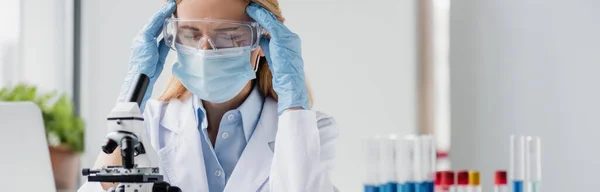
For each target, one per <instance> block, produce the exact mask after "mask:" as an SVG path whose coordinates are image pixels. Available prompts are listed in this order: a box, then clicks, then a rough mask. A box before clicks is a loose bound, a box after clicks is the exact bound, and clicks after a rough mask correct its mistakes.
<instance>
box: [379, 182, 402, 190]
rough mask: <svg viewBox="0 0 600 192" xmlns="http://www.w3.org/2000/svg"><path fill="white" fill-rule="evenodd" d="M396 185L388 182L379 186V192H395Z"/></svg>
mask: <svg viewBox="0 0 600 192" xmlns="http://www.w3.org/2000/svg"><path fill="white" fill-rule="evenodd" d="M397 186H398V184H396V183H393V182H389V183H386V184H383V185H380V186H379V192H397V191H398V190H397Z"/></svg>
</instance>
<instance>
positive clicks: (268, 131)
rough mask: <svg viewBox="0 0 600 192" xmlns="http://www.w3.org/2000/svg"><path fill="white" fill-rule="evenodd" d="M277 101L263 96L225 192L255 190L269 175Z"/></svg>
mask: <svg viewBox="0 0 600 192" xmlns="http://www.w3.org/2000/svg"><path fill="white" fill-rule="evenodd" d="M278 117H279V115H278V113H277V101H275V100H273V99H272V98H270V97H267V98H265V102H264V104H263V109H262V113H261V116H260V119H259V120H258V125H257V126H256V130H254V133H253V135H252V137H251V138H250V140H249V142H248V144H247V145H246V148H245V149H244V152H243V153H242V156H241V157H240V159H239V161H238V163H237V165H236V166H235V169H234V170H233V173H232V174H231V177H230V178H229V181H228V182H227V185H226V186H225V190H224V191H225V192H238V191H257V190H258V188H259V187H260V186H261V185H262V184H263V183H264V182H265V181H266V180H267V178H268V177H269V171H270V168H271V162H272V160H273V149H272V148H271V147H270V146H271V144H272V143H273V142H274V141H275V135H276V134H277V123H278Z"/></svg>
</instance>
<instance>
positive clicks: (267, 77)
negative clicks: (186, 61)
mask: <svg viewBox="0 0 600 192" xmlns="http://www.w3.org/2000/svg"><path fill="white" fill-rule="evenodd" d="M167 1H168V0H167ZM181 1H182V0H175V2H176V3H179V2H181ZM244 1H246V2H248V3H250V1H252V2H254V3H257V4H259V5H261V6H263V7H264V8H265V9H267V10H269V11H270V12H272V13H273V15H275V17H276V18H277V20H279V21H281V22H284V21H285V19H284V18H283V16H282V14H281V9H280V8H279V2H278V1H277V0H244ZM268 65H269V64H268V63H267V60H266V59H260V63H259V66H260V67H259V66H256V67H259V68H258V71H257V73H256V84H257V85H258V88H259V91H260V93H261V94H262V95H263V96H264V97H272V98H273V99H275V100H277V93H275V90H274V89H273V74H271V70H270V69H269V66H268ZM306 85H307V86H308V82H306ZM190 95H191V94H190V92H189V91H188V90H187V89H186V88H185V87H184V86H183V84H181V82H180V81H179V80H178V79H177V78H175V77H171V80H169V84H168V86H167V89H166V90H165V91H164V92H163V94H162V95H161V96H160V97H159V99H158V100H160V101H169V100H171V99H179V100H184V99H186V98H187V97H188V96H190ZM308 96H309V101H310V105H312V94H311V91H310V87H308Z"/></svg>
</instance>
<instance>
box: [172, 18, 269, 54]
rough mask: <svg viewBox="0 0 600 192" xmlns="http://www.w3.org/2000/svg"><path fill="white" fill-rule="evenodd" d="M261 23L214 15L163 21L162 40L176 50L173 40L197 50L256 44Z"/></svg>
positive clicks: (260, 33)
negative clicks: (219, 18) (216, 17)
mask: <svg viewBox="0 0 600 192" xmlns="http://www.w3.org/2000/svg"><path fill="white" fill-rule="evenodd" d="M262 34H264V30H263V28H262V27H260V26H259V25H258V23H256V22H240V21H229V20H216V19H179V18H170V19H167V20H166V21H165V25H164V29H163V36H164V39H165V43H166V44H167V45H168V46H169V47H170V48H171V49H173V50H175V51H177V46H175V44H180V45H184V46H187V47H190V48H196V49H198V50H200V49H201V50H224V49H230V48H240V47H249V48H251V49H252V50H254V49H255V48H256V47H257V46H258V42H259V39H260V36H261V35H262Z"/></svg>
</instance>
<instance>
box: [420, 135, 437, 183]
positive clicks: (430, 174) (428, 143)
mask: <svg viewBox="0 0 600 192" xmlns="http://www.w3.org/2000/svg"><path fill="white" fill-rule="evenodd" d="M418 145H420V146H419V147H418V148H417V150H418V153H419V154H420V156H421V158H420V159H419V161H418V162H419V163H420V165H421V166H420V168H421V169H420V170H419V172H420V173H419V176H420V179H419V183H418V185H417V190H416V191H417V192H432V191H433V180H434V177H435V171H434V168H433V167H434V164H432V163H433V162H432V160H431V159H432V157H431V156H432V155H433V152H432V150H433V148H434V145H433V138H432V137H431V135H422V136H420V137H419V142H418Z"/></svg>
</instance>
